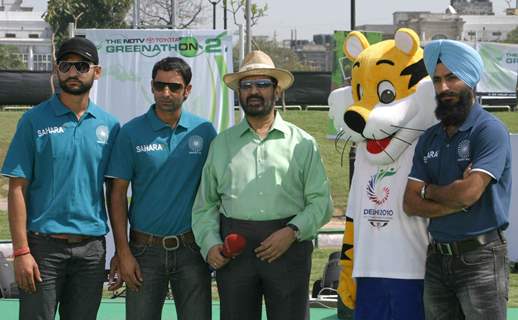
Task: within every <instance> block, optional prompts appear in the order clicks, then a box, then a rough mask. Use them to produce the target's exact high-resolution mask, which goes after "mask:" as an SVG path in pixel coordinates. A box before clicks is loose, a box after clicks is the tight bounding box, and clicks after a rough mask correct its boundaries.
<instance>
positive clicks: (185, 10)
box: [139, 0, 204, 29]
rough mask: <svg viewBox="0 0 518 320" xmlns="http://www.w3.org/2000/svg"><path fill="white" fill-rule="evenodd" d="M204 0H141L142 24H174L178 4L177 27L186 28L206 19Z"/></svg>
mask: <svg viewBox="0 0 518 320" xmlns="http://www.w3.org/2000/svg"><path fill="white" fill-rule="evenodd" d="M202 1H203V0H141V1H140V8H139V10H140V24H142V25H144V26H146V25H148V26H156V25H166V26H171V25H172V24H173V12H174V11H173V8H174V5H176V26H175V28H176V29H186V28H188V27H190V26H194V25H196V24H199V23H201V22H203V21H204V17H203V15H202V11H203V5H202Z"/></svg>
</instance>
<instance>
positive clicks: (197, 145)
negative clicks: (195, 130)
mask: <svg viewBox="0 0 518 320" xmlns="http://www.w3.org/2000/svg"><path fill="white" fill-rule="evenodd" d="M201 150H203V138H202V137H200V136H198V135H193V136H191V137H189V154H201Z"/></svg>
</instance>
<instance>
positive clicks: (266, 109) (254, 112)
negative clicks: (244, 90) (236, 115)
mask: <svg viewBox="0 0 518 320" xmlns="http://www.w3.org/2000/svg"><path fill="white" fill-rule="evenodd" d="M250 99H261V101H262V108H261V107H259V108H257V107H249V105H248V101H249V100H250ZM239 102H240V103H241V107H242V108H243V111H244V112H245V114H246V115H247V116H249V117H264V116H266V115H268V114H270V112H271V111H272V109H273V107H274V105H275V101H274V100H273V99H272V100H270V101H266V100H265V99H264V98H263V97H261V96H259V95H253V96H249V97H248V98H247V99H246V101H245V100H244V99H241V98H239Z"/></svg>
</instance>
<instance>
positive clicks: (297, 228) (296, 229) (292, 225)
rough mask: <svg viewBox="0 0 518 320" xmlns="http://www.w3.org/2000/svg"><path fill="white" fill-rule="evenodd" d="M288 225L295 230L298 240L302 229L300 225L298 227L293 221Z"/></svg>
mask: <svg viewBox="0 0 518 320" xmlns="http://www.w3.org/2000/svg"><path fill="white" fill-rule="evenodd" d="M286 227H288V228H290V229H291V230H293V231H294V232H295V238H297V240H298V239H299V236H300V230H299V227H297V226H296V225H294V224H293V223H288V224H287V225H286Z"/></svg>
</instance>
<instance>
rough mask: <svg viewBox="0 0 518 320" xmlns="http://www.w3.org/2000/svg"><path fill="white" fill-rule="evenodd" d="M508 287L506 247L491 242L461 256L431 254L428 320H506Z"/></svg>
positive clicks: (426, 300) (426, 298) (426, 291)
mask: <svg viewBox="0 0 518 320" xmlns="http://www.w3.org/2000/svg"><path fill="white" fill-rule="evenodd" d="M508 284H509V266H508V257H507V244H506V243H505V242H503V241H500V240H498V241H494V242H491V243H488V244H486V245H484V246H482V247H480V248H477V249H475V250H473V251H469V252H466V253H463V254H461V255H459V256H447V255H440V254H438V253H433V254H432V253H430V250H429V251H428V257H427V260H426V275H425V285H424V304H425V315H426V319H427V320H456V319H469V320H482V319H491V320H505V319H506V317H507V300H508Z"/></svg>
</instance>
